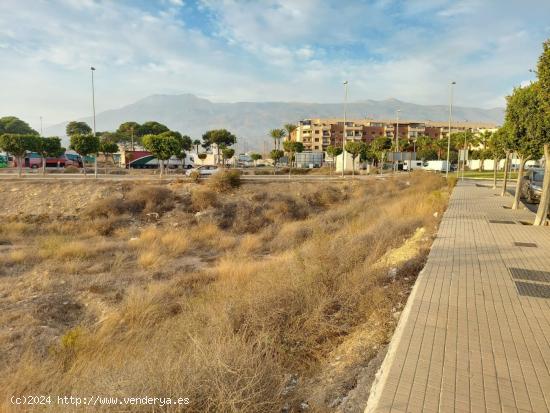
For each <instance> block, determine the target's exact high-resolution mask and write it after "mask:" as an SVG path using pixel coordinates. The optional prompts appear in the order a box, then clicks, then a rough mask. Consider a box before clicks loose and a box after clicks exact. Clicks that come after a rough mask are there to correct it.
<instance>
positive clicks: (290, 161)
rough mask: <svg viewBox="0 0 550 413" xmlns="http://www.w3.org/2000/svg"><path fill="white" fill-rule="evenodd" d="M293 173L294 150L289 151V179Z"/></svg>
mask: <svg viewBox="0 0 550 413" xmlns="http://www.w3.org/2000/svg"><path fill="white" fill-rule="evenodd" d="M291 173H292V152H289V155H288V179H290V175H291Z"/></svg>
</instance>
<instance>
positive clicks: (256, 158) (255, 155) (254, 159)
mask: <svg viewBox="0 0 550 413" xmlns="http://www.w3.org/2000/svg"><path fill="white" fill-rule="evenodd" d="M250 159H252V162H254V168H256V162H258V161H259V160H260V159H262V155H260V154H259V153H251V154H250Z"/></svg>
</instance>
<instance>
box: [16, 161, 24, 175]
mask: <svg viewBox="0 0 550 413" xmlns="http://www.w3.org/2000/svg"><path fill="white" fill-rule="evenodd" d="M22 164H23V160H22V159H21V157H20V156H18V157H17V175H18V176H19V178H21V174H22V173H23V165H22Z"/></svg>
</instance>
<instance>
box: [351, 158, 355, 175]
mask: <svg viewBox="0 0 550 413" xmlns="http://www.w3.org/2000/svg"><path fill="white" fill-rule="evenodd" d="M351 176H355V158H353V157H352V158H351Z"/></svg>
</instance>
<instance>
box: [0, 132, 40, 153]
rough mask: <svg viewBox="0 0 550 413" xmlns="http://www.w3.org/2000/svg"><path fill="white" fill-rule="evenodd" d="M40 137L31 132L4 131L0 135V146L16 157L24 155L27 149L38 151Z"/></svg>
mask: <svg viewBox="0 0 550 413" xmlns="http://www.w3.org/2000/svg"><path fill="white" fill-rule="evenodd" d="M40 147H41V138H40V137H39V136H38V135H33V134H24V135H21V134H15V133H4V134H3V135H0V148H1V149H3V150H4V151H6V152H8V153H11V154H12V155H14V156H16V157H22V156H25V153H26V152H27V151H29V152H40Z"/></svg>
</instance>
